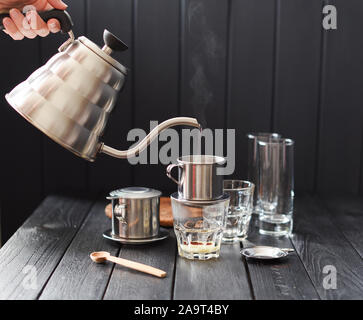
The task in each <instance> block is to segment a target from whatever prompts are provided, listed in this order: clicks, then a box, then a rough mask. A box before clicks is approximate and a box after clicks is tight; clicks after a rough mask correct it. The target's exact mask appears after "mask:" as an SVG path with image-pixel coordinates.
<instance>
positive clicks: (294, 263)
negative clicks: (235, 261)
mask: <svg viewBox="0 0 363 320" xmlns="http://www.w3.org/2000/svg"><path fill="white" fill-rule="evenodd" d="M297 218H299V217H297ZM251 225H252V226H253V227H251V229H250V232H249V235H248V238H247V240H248V241H249V242H251V243H253V244H254V245H265V246H274V247H279V248H293V246H292V243H291V241H290V238H289V237H279V238H275V237H271V236H264V235H260V234H259V233H258V229H257V228H256V225H257V217H256V216H255V215H254V216H253V221H251ZM243 244H244V247H248V246H250V245H251V244H250V243H246V242H245V241H244V242H243ZM244 259H245V260H246V263H247V268H248V272H249V275H250V278H251V283H252V287H253V292H254V297H255V298H256V299H257V300H261V299H262V300H266V299H269V300H303V299H304V300H305V299H309V300H311V299H319V296H318V294H317V292H316V290H315V287H314V285H313V284H312V282H311V280H310V279H309V276H308V274H307V272H306V270H305V268H304V265H303V264H302V262H301V260H300V259H299V257H298V255H297V254H296V253H291V254H290V255H289V256H288V257H286V258H283V259H281V260H271V261H258V260H253V259H246V258H244Z"/></svg>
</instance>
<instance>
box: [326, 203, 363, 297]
mask: <svg viewBox="0 0 363 320" xmlns="http://www.w3.org/2000/svg"><path fill="white" fill-rule="evenodd" d="M323 202H324V204H325V206H327V207H328V208H329V213H330V214H331V219H332V220H333V222H334V224H335V225H336V227H337V228H338V229H339V230H340V231H341V232H342V233H343V234H344V236H345V238H346V239H347V240H348V241H349V242H350V243H351V245H352V246H353V248H354V249H355V250H356V251H357V252H358V253H359V255H360V257H361V258H362V259H363V237H362V230H363V198H362V197H358V196H334V197H332V196H327V197H323ZM362 296H363V294H362Z"/></svg>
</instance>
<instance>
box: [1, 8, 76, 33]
mask: <svg viewBox="0 0 363 320" xmlns="http://www.w3.org/2000/svg"><path fill="white" fill-rule="evenodd" d="M38 14H39V16H40V17H41V18H42V19H43V20H44V21H45V22H47V21H48V20H50V19H53V18H54V19H57V20H58V21H59V23H60V25H61V31H62V32H63V33H67V32H70V31H71V30H72V28H73V21H72V18H71V16H70V15H69V13H68V12H67V11H63V10H58V9H52V10H49V11H41V12H38ZM4 18H9V14H8V13H4V14H0V31H1V30H4V29H5V28H4V25H3V19H4Z"/></svg>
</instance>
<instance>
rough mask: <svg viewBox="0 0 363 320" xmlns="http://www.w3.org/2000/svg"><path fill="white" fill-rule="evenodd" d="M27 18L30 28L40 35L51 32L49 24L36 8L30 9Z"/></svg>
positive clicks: (43, 35)
mask: <svg viewBox="0 0 363 320" xmlns="http://www.w3.org/2000/svg"><path fill="white" fill-rule="evenodd" d="M26 18H27V19H28V22H29V24H30V28H31V29H32V30H33V31H34V32H35V33H36V34H37V35H38V36H40V37H46V36H47V35H48V34H49V29H48V25H47V24H46V23H45V22H44V20H43V19H42V18H41V17H40V16H39V14H38V13H37V12H36V11H35V10H31V11H28V12H27V13H26Z"/></svg>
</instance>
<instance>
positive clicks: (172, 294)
mask: <svg viewBox="0 0 363 320" xmlns="http://www.w3.org/2000/svg"><path fill="white" fill-rule="evenodd" d="M174 235H175V233H174ZM174 245H175V254H174V269H173V282H172V286H171V293H170V295H171V300H174V289H175V277H176V260H177V258H178V248H177V243H176V242H175V244H174Z"/></svg>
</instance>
